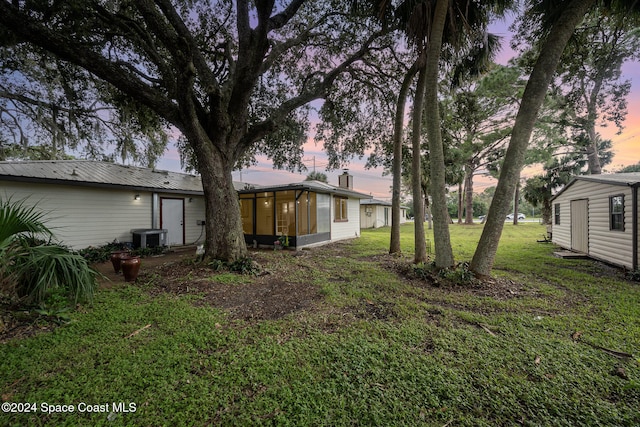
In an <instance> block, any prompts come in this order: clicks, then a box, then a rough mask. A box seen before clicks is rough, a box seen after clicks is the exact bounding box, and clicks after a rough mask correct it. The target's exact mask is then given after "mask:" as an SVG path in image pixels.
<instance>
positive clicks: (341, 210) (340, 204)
mask: <svg viewBox="0 0 640 427" xmlns="http://www.w3.org/2000/svg"><path fill="white" fill-rule="evenodd" d="M348 200H349V199H347V198H346V197H337V196H336V197H334V199H333V202H334V211H335V220H336V221H340V222H346V221H349V217H348V215H347V211H348V209H347V208H348V205H347V201H348Z"/></svg>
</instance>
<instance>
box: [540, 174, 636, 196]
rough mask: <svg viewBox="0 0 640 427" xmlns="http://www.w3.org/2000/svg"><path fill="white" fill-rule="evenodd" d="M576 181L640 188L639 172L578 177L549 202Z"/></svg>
mask: <svg viewBox="0 0 640 427" xmlns="http://www.w3.org/2000/svg"><path fill="white" fill-rule="evenodd" d="M576 181H588V182H596V183H599V184H609V185H623V186H630V187H639V186H640V172H627V173H610V174H600V175H578V176H575V177H573V179H572V180H571V181H570V182H569V183H568V184H567V185H565V186H564V187H563V188H562V189H561V190H560V191H558V192H557V193H556V194H555V195H554V196H553V197H552V198H551V200H553V199H555V198H556V197H558V196H559V195H560V194H562V193H564V192H565V191H566V190H567V189H568V188H569V187H571V186H572V185H573V184H574V183H575V182H576Z"/></svg>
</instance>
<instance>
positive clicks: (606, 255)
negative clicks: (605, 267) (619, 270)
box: [552, 180, 633, 268]
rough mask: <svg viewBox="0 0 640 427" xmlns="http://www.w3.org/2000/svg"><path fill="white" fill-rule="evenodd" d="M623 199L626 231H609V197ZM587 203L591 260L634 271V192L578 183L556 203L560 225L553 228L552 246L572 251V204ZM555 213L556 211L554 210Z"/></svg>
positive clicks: (594, 183) (602, 185)
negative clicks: (574, 202)
mask: <svg viewBox="0 0 640 427" xmlns="http://www.w3.org/2000/svg"><path fill="white" fill-rule="evenodd" d="M620 194H623V195H624V204H625V206H624V223H625V230H624V231H612V230H609V197H611V196H615V195H620ZM580 199H588V200H589V203H588V208H589V253H588V254H589V256H591V257H593V258H597V259H601V260H604V261H607V262H611V263H614V264H617V265H621V266H624V267H628V268H633V262H632V261H633V260H632V257H633V253H632V238H633V236H632V224H631V222H632V199H631V188H629V187H628V186H622V185H608V184H602V183H596V182H588V181H581V180H577V181H575V182H574V183H573V185H571V187H569V188H567V190H566V191H564V192H563V193H562V194H560V195H559V196H558V197H557V198H556V199H554V200H553V203H552V205H555V204H556V203H559V204H560V225H557V224H555V223H554V224H553V238H552V240H553V242H554V243H556V244H558V245H560V246H562V247H563V248H567V249H571V221H570V219H571V215H570V213H571V200H580ZM552 209H555V208H553V207H552Z"/></svg>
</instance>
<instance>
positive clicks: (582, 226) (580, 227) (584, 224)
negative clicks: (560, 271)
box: [571, 199, 589, 254]
mask: <svg viewBox="0 0 640 427" xmlns="http://www.w3.org/2000/svg"><path fill="white" fill-rule="evenodd" d="M571 249H572V250H574V251H577V252H582V253H585V254H588V253H589V201H588V200H586V199H583V200H572V201H571Z"/></svg>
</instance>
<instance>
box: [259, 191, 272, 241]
mask: <svg viewBox="0 0 640 427" xmlns="http://www.w3.org/2000/svg"><path fill="white" fill-rule="evenodd" d="M274 205H275V200H274V197H273V193H271V192H268V193H258V194H257V197H256V234H258V235H263V236H273V235H275V230H274V228H275V227H274V222H275V221H274V218H273V216H274V214H275V212H274Z"/></svg>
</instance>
